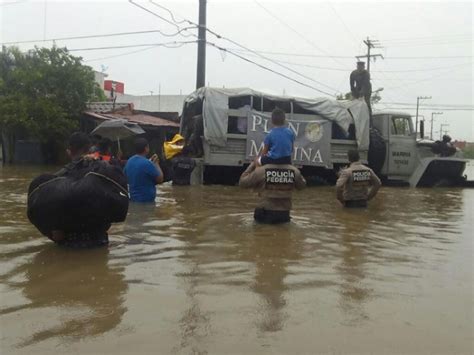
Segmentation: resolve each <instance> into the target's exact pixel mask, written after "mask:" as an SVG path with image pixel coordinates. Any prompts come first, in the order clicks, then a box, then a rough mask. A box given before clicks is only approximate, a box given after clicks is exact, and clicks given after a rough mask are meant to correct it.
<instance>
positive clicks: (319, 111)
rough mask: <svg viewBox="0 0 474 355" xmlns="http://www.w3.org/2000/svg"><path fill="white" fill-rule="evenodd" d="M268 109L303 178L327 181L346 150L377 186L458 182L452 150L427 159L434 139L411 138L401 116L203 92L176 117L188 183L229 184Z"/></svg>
mask: <svg viewBox="0 0 474 355" xmlns="http://www.w3.org/2000/svg"><path fill="white" fill-rule="evenodd" d="M275 107H279V108H281V109H283V110H284V111H285V112H286V113H287V120H288V125H289V127H290V128H291V129H292V130H293V131H294V132H295V134H296V137H297V138H296V142H295V149H294V155H293V163H294V164H295V165H297V166H299V167H300V168H301V171H302V173H303V175H304V176H305V177H307V178H308V179H309V180H310V181H312V180H314V181H319V182H321V181H322V182H327V183H334V182H335V180H336V178H337V172H338V171H339V169H341V167H343V166H346V165H347V164H348V160H347V151H348V150H349V149H358V150H359V152H360V154H361V158H362V161H363V162H365V163H368V164H369V166H371V167H372V168H373V169H374V171H375V172H376V173H377V174H378V175H379V176H380V177H381V178H382V180H383V181H384V182H385V183H395V184H405V185H410V186H413V187H416V186H434V185H437V184H449V185H452V184H454V185H455V184H460V183H462V182H463V181H464V180H465V177H463V172H464V169H465V166H466V162H467V161H466V160H464V159H462V157H461V156H460V152H456V154H454V156H449V157H443V156H441V155H443V154H435V153H434V152H433V151H434V149H433V144H434V142H432V141H426V140H421V141H420V140H417V138H416V137H417V134H416V132H415V129H414V127H413V122H412V119H411V116H410V115H409V114H406V113H402V112H375V113H374V114H373V115H372V117H370V115H369V111H368V108H367V105H366V104H365V102H363V101H360V100H353V101H337V100H332V99H327V98H321V99H305V98H298V97H287V96H275V95H268V94H265V93H262V92H258V91H255V90H252V89H246V88H243V89H217V88H209V87H204V88H201V89H198V90H196V91H195V92H193V93H192V94H190V95H189V96H188V97H187V98H186V100H185V102H184V107H183V112H182V116H181V128H180V131H181V134H182V135H183V136H184V137H185V139H186V142H187V143H186V144H187V145H189V146H190V147H191V149H190V150H191V151H192V152H193V154H194V156H195V157H196V160H197V162H198V165H197V166H198V168H197V169H196V171H195V173H194V177H193V180H194V182H197V183H230V184H233V183H235V182H236V181H237V180H238V178H239V176H240V173H241V172H242V170H243V169H244V167H245V166H246V165H247V164H249V163H250V161H251V160H252V159H254V158H255V156H256V155H258V153H259V151H260V150H261V148H262V142H263V139H264V136H265V134H266V133H267V132H268V131H269V129H271V124H270V114H271V111H272V110H273V109H274V108H275ZM422 126H423V125H422ZM421 128H422V127H421Z"/></svg>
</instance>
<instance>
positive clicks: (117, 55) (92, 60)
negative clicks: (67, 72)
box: [84, 46, 158, 63]
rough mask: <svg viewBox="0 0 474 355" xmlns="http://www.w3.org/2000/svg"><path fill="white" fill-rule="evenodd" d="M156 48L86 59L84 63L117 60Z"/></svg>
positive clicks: (151, 47)
mask: <svg viewBox="0 0 474 355" xmlns="http://www.w3.org/2000/svg"><path fill="white" fill-rule="evenodd" d="M157 47H158V46H150V47H146V48H141V49H137V50H134V51H130V52H125V53H121V54H115V55H110V56H107V57H101V58H94V59H88V60H84V63H89V62H96V61H98V60H104V59H112V58H118V57H125V56H127V55H131V54H135V53H140V52H144V51H147V50H150V49H153V48H157Z"/></svg>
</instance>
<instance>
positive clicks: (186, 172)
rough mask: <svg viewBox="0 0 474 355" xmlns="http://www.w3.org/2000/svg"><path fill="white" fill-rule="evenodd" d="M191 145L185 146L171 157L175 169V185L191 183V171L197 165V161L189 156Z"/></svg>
mask: <svg viewBox="0 0 474 355" xmlns="http://www.w3.org/2000/svg"><path fill="white" fill-rule="evenodd" d="M188 151H189V147H188V146H186V147H184V148H183V150H182V151H181V153H180V154H178V155H175V156H174V157H173V158H172V159H171V167H172V169H173V185H190V184H191V173H192V172H193V170H194V168H195V167H196V162H195V161H194V159H193V158H190V157H189V156H188Z"/></svg>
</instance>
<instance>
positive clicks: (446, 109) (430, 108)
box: [385, 105, 474, 111]
mask: <svg viewBox="0 0 474 355" xmlns="http://www.w3.org/2000/svg"><path fill="white" fill-rule="evenodd" d="M385 106H386V108H388V109H391V110H416V107H390V106H387V105H385ZM438 110H439V111H474V108H443V107H420V108H419V111H438Z"/></svg>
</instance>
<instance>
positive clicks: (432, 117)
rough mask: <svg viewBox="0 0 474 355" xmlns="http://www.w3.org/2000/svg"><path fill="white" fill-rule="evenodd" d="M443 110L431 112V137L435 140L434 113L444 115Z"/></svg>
mask: <svg viewBox="0 0 474 355" xmlns="http://www.w3.org/2000/svg"><path fill="white" fill-rule="evenodd" d="M442 114H443V112H431V129H430V139H431V140H433V122H434V115H442Z"/></svg>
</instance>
